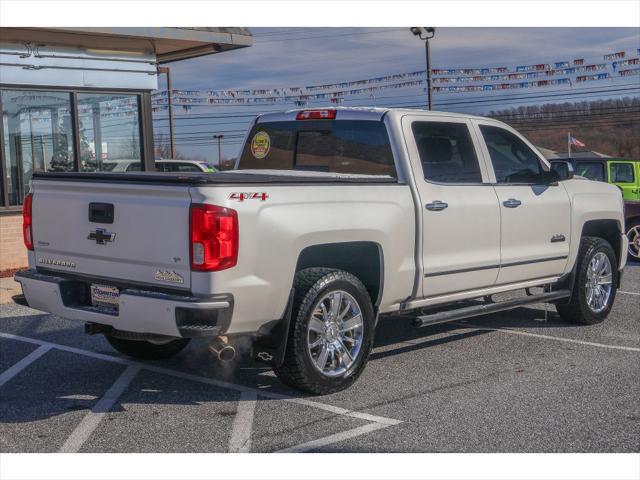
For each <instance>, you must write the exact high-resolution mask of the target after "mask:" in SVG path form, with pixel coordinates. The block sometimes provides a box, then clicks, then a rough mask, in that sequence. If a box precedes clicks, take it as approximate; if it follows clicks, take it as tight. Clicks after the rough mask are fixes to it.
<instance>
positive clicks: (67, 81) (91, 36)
mask: <svg viewBox="0 0 640 480" xmlns="http://www.w3.org/2000/svg"><path fill="white" fill-rule="evenodd" d="M251 40H252V38H251V34H250V33H249V31H248V30H247V29H245V28H0V110H2V118H1V120H2V125H1V128H0V145H1V147H0V168H1V175H2V178H1V181H0V273H1V272H3V271H7V270H10V269H15V268H21V267H24V266H26V262H27V255H26V249H25V248H24V246H23V243H22V200H23V198H24V195H25V194H26V193H27V192H28V189H29V180H30V178H31V175H32V173H33V172H34V171H38V172H41V171H45V172H46V171H80V172H82V171H85V172H95V171H116V170H119V169H118V168H115V167H116V166H117V165H121V166H122V165H127V171H131V170H143V171H148V170H154V145H153V125H152V104H151V92H152V91H153V90H156V89H157V88H158V76H159V75H161V73H160V72H159V69H160V65H162V64H166V63H169V62H173V61H177V60H183V59H187V58H194V57H199V56H203V55H211V54H216V53H220V52H224V51H227V50H233V49H237V48H242V47H248V46H250V45H251ZM60 215H61V216H63V215H64V212H60Z"/></svg>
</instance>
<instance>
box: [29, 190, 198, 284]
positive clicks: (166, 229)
mask: <svg viewBox="0 0 640 480" xmlns="http://www.w3.org/2000/svg"><path fill="white" fill-rule="evenodd" d="M33 192H34V196H33V210H32V212H33V237H34V249H35V257H36V265H37V266H38V267H39V268H40V267H42V268H47V269H51V270H58V271H65V272H69V273H78V274H85V275H89V276H92V277H101V278H104V279H107V280H109V279H111V280H113V281H114V283H116V282H118V281H122V282H123V283H124V282H131V283H134V284H136V283H138V284H141V285H161V286H164V287H169V288H190V286H191V272H190V265H189V206H190V204H191V197H190V195H189V187H188V186H187V185H162V184H160V185H158V184H152V185H145V184H127V183H122V184H120V183H115V182H99V181H86V182H78V181H73V182H66V181H47V180H39V179H34V180H33ZM90 204H92V205H91V207H90ZM111 206H112V207H111ZM110 210H112V211H113V215H112V216H113V218H112V219H111V218H108V217H110V216H111V215H110V214H109V211H110ZM90 211H91V212H92V213H91V215H90ZM105 214H106V215H105ZM90 217H91V218H90ZM105 283H109V282H108V281H106V282H105Z"/></svg>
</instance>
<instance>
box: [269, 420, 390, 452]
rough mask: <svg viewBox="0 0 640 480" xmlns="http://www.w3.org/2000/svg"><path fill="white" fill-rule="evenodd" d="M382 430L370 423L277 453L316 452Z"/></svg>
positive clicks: (377, 424) (381, 426) (375, 424)
mask: <svg viewBox="0 0 640 480" xmlns="http://www.w3.org/2000/svg"><path fill="white" fill-rule="evenodd" d="M381 428H385V425H380V424H379V423H370V424H368V425H363V426H362V427H356V428H352V429H351V430H347V431H344V432H340V433H335V434H333V435H329V436H327V437H323V438H319V439H317V440H311V441H310V442H305V443H301V444H300V445H296V446H294V447H289V448H283V449H282V450H278V451H277V452H275V453H300V452H308V451H309V450H314V449H316V448H320V447H325V446H327V445H331V444H332V443H336V442H341V441H343V440H348V439H350V438H354V437H358V436H360V435H364V434H365V433H371V432H375V431H376V430H380V429H381Z"/></svg>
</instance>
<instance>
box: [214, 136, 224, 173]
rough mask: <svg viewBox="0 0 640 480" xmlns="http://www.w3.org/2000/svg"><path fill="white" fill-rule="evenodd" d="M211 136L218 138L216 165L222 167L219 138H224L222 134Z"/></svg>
mask: <svg viewBox="0 0 640 480" xmlns="http://www.w3.org/2000/svg"><path fill="white" fill-rule="evenodd" d="M213 138H214V139H216V140H218V166H219V167H220V168H222V153H221V150H220V140H222V139H223V138H224V135H214V136H213Z"/></svg>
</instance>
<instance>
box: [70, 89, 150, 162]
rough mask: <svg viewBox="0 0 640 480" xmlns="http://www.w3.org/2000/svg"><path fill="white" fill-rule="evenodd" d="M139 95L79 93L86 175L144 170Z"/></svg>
mask: <svg viewBox="0 0 640 480" xmlns="http://www.w3.org/2000/svg"><path fill="white" fill-rule="evenodd" d="M139 111H140V109H139V104H138V96H137V95H126V94H110V93H79V94H78V127H79V130H80V169H81V170H82V171H84V172H106V171H110V172H125V171H132V170H136V169H137V170H140V165H141V159H142V145H141V142H140V118H139V116H140V114H139Z"/></svg>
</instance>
